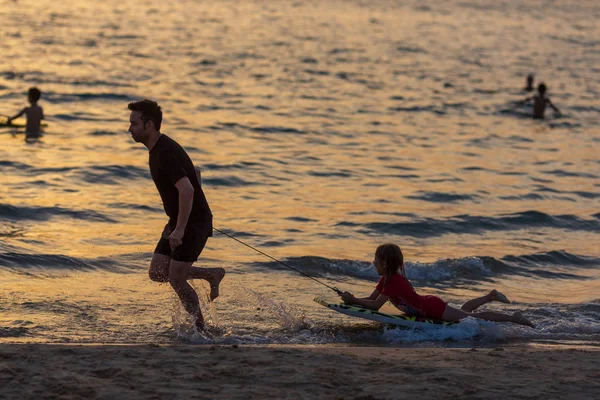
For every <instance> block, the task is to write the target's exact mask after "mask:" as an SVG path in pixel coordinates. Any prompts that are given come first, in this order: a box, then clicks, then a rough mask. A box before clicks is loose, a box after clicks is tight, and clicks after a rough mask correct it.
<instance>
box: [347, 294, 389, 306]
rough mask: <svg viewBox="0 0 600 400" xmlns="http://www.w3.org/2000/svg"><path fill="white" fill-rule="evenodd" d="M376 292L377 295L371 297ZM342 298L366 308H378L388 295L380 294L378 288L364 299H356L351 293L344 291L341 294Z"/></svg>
mask: <svg viewBox="0 0 600 400" xmlns="http://www.w3.org/2000/svg"><path fill="white" fill-rule="evenodd" d="M376 294H377V296H376V297H375V298H374V299H372V298H371V297H373V296H374V295H376ZM342 300H344V302H345V303H349V304H356V305H358V306H361V307H364V308H368V309H369V310H379V309H380V308H381V307H382V306H383V305H384V304H385V302H386V301H387V300H388V296H386V295H385V294H380V293H379V291H378V290H375V291H374V292H373V294H371V296H369V297H367V298H364V299H358V298H356V297H354V295H353V294H352V293H348V292H346V293H344V294H343V295H342Z"/></svg>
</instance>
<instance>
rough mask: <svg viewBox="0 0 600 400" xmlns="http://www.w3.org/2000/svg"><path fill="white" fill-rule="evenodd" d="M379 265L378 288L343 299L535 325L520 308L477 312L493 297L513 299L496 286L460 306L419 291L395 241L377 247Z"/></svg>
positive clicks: (430, 314) (414, 312) (444, 317)
mask: <svg viewBox="0 0 600 400" xmlns="http://www.w3.org/2000/svg"><path fill="white" fill-rule="evenodd" d="M374 264H375V268H376V269H377V273H378V274H379V275H380V276H381V279H380V280H379V283H378V284H377V286H376V287H375V290H374V291H373V293H371V295H370V296H369V297H365V298H356V297H354V295H352V293H349V292H345V293H343V294H342V295H341V297H342V300H343V301H344V302H345V303H348V304H356V305H359V306H361V307H364V308H368V309H371V310H379V309H380V308H381V307H382V306H383V305H384V304H385V303H386V302H387V301H388V300H390V302H391V303H392V304H393V305H394V306H396V308H398V309H399V310H400V311H402V312H404V313H405V314H407V315H408V316H411V317H413V316H414V317H419V318H426V319H434V320H441V321H451V322H457V321H460V320H461V319H464V318H467V317H473V318H479V319H483V320H486V321H495V322H513V323H515V324H520V325H526V326H530V327H532V328H535V326H534V325H533V324H532V323H531V322H530V321H529V320H528V319H527V318H525V317H524V316H523V314H521V313H520V312H515V313H513V314H512V315H509V314H504V313H500V312H495V311H483V312H474V311H475V310H476V309H477V308H479V307H480V306H482V305H484V304H486V303H489V302H491V301H499V302H501V303H510V301H509V300H508V299H507V298H506V296H505V295H503V294H502V293H500V292H498V291H497V290H495V289H494V290H492V291H491V292H489V293H488V294H487V295H485V296H482V297H478V298H476V299H472V300H469V301H467V302H466V303H465V304H463V305H462V307H461V308H460V309H457V308H454V307H451V306H449V305H448V303H447V302H445V301H443V300H442V299H440V298H439V297H436V296H421V295H419V294H417V292H416V291H415V289H414V288H413V287H412V285H411V284H410V282H409V281H408V279H406V272H405V269H404V256H403V255H402V250H400V247H398V246H397V245H395V244H392V243H387V244H382V245H381V246H379V247H378V248H377V250H376V251H375V261H374Z"/></svg>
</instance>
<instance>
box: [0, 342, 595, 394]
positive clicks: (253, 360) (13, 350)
mask: <svg viewBox="0 0 600 400" xmlns="http://www.w3.org/2000/svg"><path fill="white" fill-rule="evenodd" d="M599 356H600V348H594V347H585V348H566V347H560V346H547V347H532V346H526V345H523V346H517V347H507V348H479V349H455V348H454V349H448V348H442V349H440V348H382V347H343V346H290V345H276V346H236V345H233V346H231V345H229V346H211V345H160V346H159V345H101V344H93V345H49V344H3V345H0V398H2V399H21V400H22V399H33V398H35V399H40V398H45V399H79V398H86V399H117V398H126V399H184V398H185V399H189V398H198V399H244V400H248V399H264V398H275V399H282V398H283V399H363V400H367V399H398V398H411V399H412V398H417V399H432V398H435V399H450V398H473V399H495V398H497V399H507V398H520V399H523V398H526V399H538V398H539V399H542V398H545V399H550V398H552V399H584V398H587V399H591V398H600V383H599V382H600V369H599V368H598V365H599V364H598V360H599Z"/></svg>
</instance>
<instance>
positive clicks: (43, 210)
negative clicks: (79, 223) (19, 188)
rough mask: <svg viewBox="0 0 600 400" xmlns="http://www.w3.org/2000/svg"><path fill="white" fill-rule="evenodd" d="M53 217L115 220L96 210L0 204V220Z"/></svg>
mask: <svg viewBox="0 0 600 400" xmlns="http://www.w3.org/2000/svg"><path fill="white" fill-rule="evenodd" d="M54 217H67V218H73V219H81V220H86V221H100V222H115V220H113V219H111V218H109V217H107V216H105V215H103V214H101V213H99V212H96V211H91V210H85V211H78V210H71V209H68V208H62V207H58V206H55V207H26V206H21V207H16V206H12V205H10V204H0V220H8V221H23V220H31V221H48V220H50V219H51V218H54Z"/></svg>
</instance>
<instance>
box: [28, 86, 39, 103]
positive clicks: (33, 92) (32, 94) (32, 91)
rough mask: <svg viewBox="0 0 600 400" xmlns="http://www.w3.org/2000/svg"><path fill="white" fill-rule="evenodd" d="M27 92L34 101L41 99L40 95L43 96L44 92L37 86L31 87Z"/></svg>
mask: <svg viewBox="0 0 600 400" xmlns="http://www.w3.org/2000/svg"><path fill="white" fill-rule="evenodd" d="M27 94H28V95H29V98H30V99H31V101H33V102H36V101H38V100H39V99H40V97H42V92H40V89H38V88H36V87H32V88H30V89H29V91H28V92H27Z"/></svg>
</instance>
